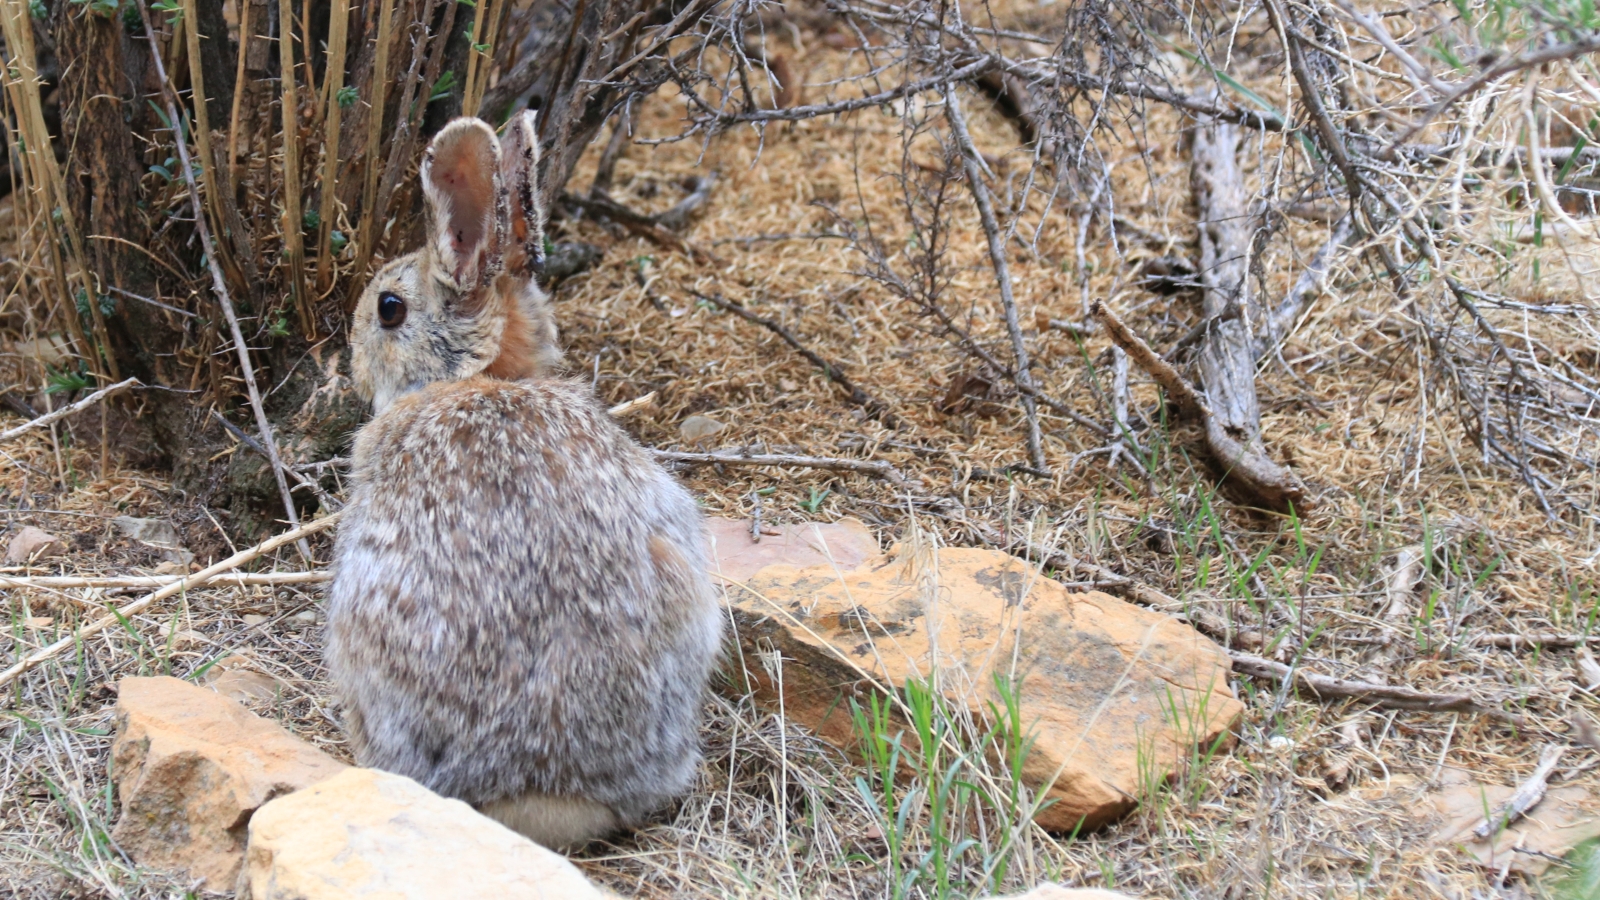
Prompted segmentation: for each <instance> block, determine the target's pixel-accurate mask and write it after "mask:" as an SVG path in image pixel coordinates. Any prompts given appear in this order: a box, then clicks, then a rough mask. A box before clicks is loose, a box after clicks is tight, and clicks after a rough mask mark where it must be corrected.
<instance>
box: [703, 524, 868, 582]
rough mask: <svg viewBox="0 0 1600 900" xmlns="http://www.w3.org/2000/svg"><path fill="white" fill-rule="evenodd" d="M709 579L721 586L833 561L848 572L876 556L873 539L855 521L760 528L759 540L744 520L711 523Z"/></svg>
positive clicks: (709, 527) (708, 527)
mask: <svg viewBox="0 0 1600 900" xmlns="http://www.w3.org/2000/svg"><path fill="white" fill-rule="evenodd" d="M706 528H707V530H708V531H709V532H710V536H711V553H710V556H711V560H712V563H711V574H712V576H714V577H718V578H721V579H723V580H725V581H733V582H738V581H744V580H746V579H748V578H749V577H750V576H751V575H754V574H755V573H757V572H759V571H761V570H762V569H764V568H766V567H767V566H772V565H778V564H783V565H789V566H798V567H801V568H804V567H806V566H826V565H829V560H830V559H832V561H833V565H837V566H838V567H839V571H841V572H848V571H850V570H851V569H854V568H855V567H856V566H859V565H861V564H862V563H863V562H865V561H867V560H868V559H870V558H871V557H874V556H877V555H878V552H879V551H878V539H877V538H875V537H873V536H872V531H871V530H870V529H868V528H867V526H866V524H865V523H863V522H862V521H861V520H859V519H840V520H839V521H837V522H806V523H804V524H801V525H764V526H762V528H761V540H759V541H752V540H751V539H750V520H749V519H724V518H710V519H707V520H706Z"/></svg>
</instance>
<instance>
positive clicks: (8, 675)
mask: <svg viewBox="0 0 1600 900" xmlns="http://www.w3.org/2000/svg"><path fill="white" fill-rule="evenodd" d="M338 521H339V513H332V514H330V515H326V516H323V517H322V518H320V519H317V520H316V521H314V522H308V523H306V524H304V525H301V526H300V527H298V528H294V529H291V530H289V531H285V532H284V533H283V534H280V535H278V536H277V537H273V538H268V539H267V540H265V541H262V542H261V543H259V544H257V545H255V546H254V547H251V548H250V549H248V550H241V551H239V552H238V553H235V554H234V555H232V556H230V557H228V558H227V559H225V560H223V561H222V562H219V563H216V564H214V565H211V566H207V567H206V568H204V569H201V570H200V571H199V572H196V573H195V574H193V575H189V576H186V577H183V578H180V579H178V580H177V581H174V582H173V583H171V584H169V585H167V586H166V587H163V588H161V589H160V590H158V591H156V592H154V593H151V594H146V595H145V596H143V597H140V598H139V599H138V600H135V601H133V602H132V603H129V604H127V605H126V606H122V607H120V608H118V609H117V611H116V613H115V614H114V615H109V616H106V617H104V618H102V619H99V620H97V621H95V622H92V623H90V624H88V625H85V626H84V627H82V628H79V629H78V630H77V631H75V632H73V633H72V634H71V635H69V636H67V637H64V638H62V639H61V640H59V641H56V642H55V643H54V644H51V645H49V646H47V647H44V648H42V649H39V650H36V651H34V652H33V653H31V654H29V655H27V656H25V657H23V658H22V659H20V660H18V661H17V663H16V664H15V665H13V666H11V668H9V669H6V670H5V671H4V672H0V687H4V686H5V685H8V684H10V683H11V682H13V681H15V680H16V679H17V678H18V676H20V675H22V673H24V672H26V671H28V670H29V669H31V668H33V667H34V666H37V665H39V664H40V663H42V662H45V661H47V660H49V659H50V658H51V657H54V656H55V655H57V654H59V653H61V652H62V651H64V650H70V649H71V648H72V647H74V646H76V645H77V644H78V643H80V642H81V641H82V640H83V639H84V638H86V637H89V636H90V635H93V634H98V633H99V632H101V631H104V630H106V629H107V628H110V627H111V626H113V625H116V624H117V623H118V622H122V621H126V620H127V618H128V617H129V616H135V615H138V614H139V613H141V612H143V611H144V610H145V609H147V608H149V607H150V606H152V605H154V604H156V603H159V602H161V601H162V600H165V599H167V598H168V597H171V596H173V595H174V594H179V593H182V592H183V591H187V590H189V589H190V588H198V587H201V586H203V585H206V584H209V583H211V582H212V581H215V580H216V579H217V576H219V575H222V574H224V573H226V572H230V571H232V570H233V569H237V568H238V567H240V566H242V565H244V564H245V563H247V562H250V561H252V560H255V559H259V558H261V557H262V556H264V555H266V554H268V553H271V552H272V551H273V550H276V549H278V548H279V547H282V546H283V545H284V544H290V543H295V542H297V541H304V540H305V539H306V538H307V537H310V536H311V535H313V534H316V533H317V532H320V531H323V530H326V529H327V528H329V527H330V526H332V525H333V524H334V523H335V522H338Z"/></svg>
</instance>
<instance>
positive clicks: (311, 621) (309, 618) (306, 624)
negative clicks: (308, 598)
mask: <svg viewBox="0 0 1600 900" xmlns="http://www.w3.org/2000/svg"><path fill="white" fill-rule="evenodd" d="M289 621H290V622H293V623H294V625H295V627H297V628H310V627H311V626H313V625H315V624H317V611H316V610H314V609H302V610H300V611H299V612H297V613H295V614H294V615H292V616H290V617H289Z"/></svg>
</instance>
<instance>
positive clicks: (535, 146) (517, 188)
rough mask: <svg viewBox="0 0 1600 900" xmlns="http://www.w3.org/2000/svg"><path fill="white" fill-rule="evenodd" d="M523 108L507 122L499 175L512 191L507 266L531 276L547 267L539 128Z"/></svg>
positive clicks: (510, 269) (502, 141)
mask: <svg viewBox="0 0 1600 900" xmlns="http://www.w3.org/2000/svg"><path fill="white" fill-rule="evenodd" d="M536 124H537V123H536V121H535V113H534V111H533V110H531V109H527V110H523V111H522V112H520V113H518V114H517V115H515V116H512V117H511V121H510V122H508V123H506V129H505V137H504V138H502V139H501V142H500V178H501V181H502V182H503V183H504V185H505V187H506V190H507V191H508V192H509V193H510V195H511V196H510V198H509V199H510V203H509V205H508V207H509V208H508V209H507V211H506V212H507V217H508V221H507V223H506V224H507V230H508V239H509V241H510V247H508V248H507V252H506V270H507V271H509V272H512V273H513V274H517V275H524V276H531V275H533V274H535V273H537V272H539V270H540V269H542V268H543V267H544V207H543V205H542V204H541V203H540V202H539V129H538V128H537V127H536Z"/></svg>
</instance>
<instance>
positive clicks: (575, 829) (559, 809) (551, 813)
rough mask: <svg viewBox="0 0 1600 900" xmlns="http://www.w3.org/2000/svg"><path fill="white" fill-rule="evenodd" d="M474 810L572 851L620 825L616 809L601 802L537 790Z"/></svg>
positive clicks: (544, 842) (531, 837) (536, 840)
mask: <svg viewBox="0 0 1600 900" xmlns="http://www.w3.org/2000/svg"><path fill="white" fill-rule="evenodd" d="M478 811H479V812H481V813H483V814H484V815H486V816H488V817H489V818H491V819H494V820H495V821H497V822H499V823H500V824H502V825H504V826H506V827H507V828H509V829H511V830H512V831H515V832H517V833H519V834H521V835H523V836H524V837H527V838H528V839H529V840H531V841H533V842H534V843H536V844H542V845H544V846H546V847H549V848H550V849H552V850H563V849H567V850H576V849H577V848H579V847H582V846H583V845H584V844H587V843H589V842H590V841H592V840H594V839H596V838H602V837H605V836H606V835H608V834H611V833H613V832H615V831H618V830H619V829H621V828H622V821H621V820H620V819H619V818H618V817H617V814H616V812H615V811H613V810H612V809H611V807H609V806H606V805H605V804H604V803H599V802H597V801H594V800H588V799H585V798H583V797H558V796H555V795H553V794H544V793H540V792H539V791H529V792H527V793H526V794H521V795H519V796H516V797H502V798H501V799H499V800H491V801H490V802H488V803H485V804H484V805H483V806H482V807H480V808H479V809H478Z"/></svg>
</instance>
